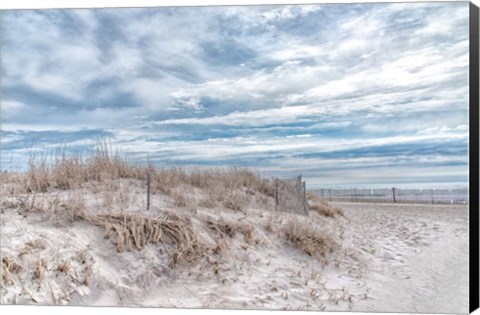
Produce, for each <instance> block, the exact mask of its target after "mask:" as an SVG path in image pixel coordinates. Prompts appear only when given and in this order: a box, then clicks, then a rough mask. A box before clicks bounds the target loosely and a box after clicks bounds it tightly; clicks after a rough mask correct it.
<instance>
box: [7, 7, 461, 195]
mask: <svg viewBox="0 0 480 315" xmlns="http://www.w3.org/2000/svg"><path fill="white" fill-rule="evenodd" d="M2 32H3V33H2V38H3V41H2V47H1V53H2V72H1V75H2V104H1V105H2V107H1V111H2V162H5V161H6V160H5V158H6V157H8V156H10V157H11V156H12V155H15V156H16V157H17V158H16V160H17V161H22V159H25V157H26V154H27V150H26V149H25V148H26V147H27V146H28V145H31V143H32V142H36V143H37V144H38V145H40V146H43V147H44V148H52V147H55V146H56V145H59V144H60V143H61V144H65V143H70V144H72V145H76V146H85V145H88V144H90V143H91V142H92V141H94V139H95V138H97V137H102V136H109V137H111V138H112V142H113V143H114V144H115V145H116V146H118V147H119V148H121V149H122V150H124V151H126V152H130V153H132V154H136V155H138V156H145V155H146V154H148V155H149V156H150V157H151V158H152V159H154V160H155V161H157V162H158V163H163V164H165V163H167V164H195V165H233V164H235V165H244V166H249V167H253V168H256V169H258V170H259V171H261V172H264V173H265V174H268V175H275V176H290V175H294V174H296V173H303V174H304V176H307V177H308V179H309V181H310V182H311V183H314V184H315V185H349V184H351V185H367V186H368V185H373V184H379V185H380V184H385V185H396V184H404V183H410V184H415V183H418V184H419V185H420V184H421V183H429V184H432V185H433V184H434V183H447V184H448V183H452V184H453V183H462V182H463V183H466V182H467V180H468V167H467V164H468V161H467V143H468V99H467V95H468V4H466V3H408V4H402V3H390V4H380V3H377V4H322V5H293V6H252V7H248V6H230V7H198V8H186V7H184V8H180V7H177V8H155V9H153V8H149V9H141V8H140V9H96V10H88V9H83V10H45V11H31V10H30V11H29V10H24V11H7V12H4V14H3V29H2ZM4 165H5V164H4ZM372 169H375V171H372ZM406 169H410V170H411V175H410V176H407V175H405V174H406V173H405V170H406ZM388 174H390V175H388ZM413 174H415V175H413Z"/></svg>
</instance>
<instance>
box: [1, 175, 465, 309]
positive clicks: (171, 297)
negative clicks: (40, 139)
mask: <svg viewBox="0 0 480 315" xmlns="http://www.w3.org/2000/svg"><path fill="white" fill-rule="evenodd" d="M114 181H116V182H117V183H116V186H115V187H116V188H115V190H114V192H115V194H116V195H115V196H114V198H113V201H111V200H110V199H109V198H110V197H108V195H105V191H103V190H102V189H99V186H95V185H94V186H88V185H84V186H83V187H82V188H79V189H70V190H67V191H65V190H51V191H49V192H45V193H38V194H33V195H32V194H28V193H25V194H17V195H11V196H8V197H7V198H6V199H5V200H3V203H2V215H1V219H2V226H1V233H2V234H1V240H2V242H1V254H2V266H3V269H2V288H1V289H0V290H1V292H2V296H1V303H2V304H11V303H19V304H51V305H53V304H63V305H65V304H69V305H92V306H93V305H97V306H99V305H102V306H139V307H141V306H149V307H180V308H206V307H208V308H223V309H288V310H327V311H336V310H339V311H345V310H353V311H369V312H374V311H381V312H438V313H450V312H452V313H453V312H455V313H459V312H467V310H468V207H467V206H453V205H449V206H445V205H411V204H408V205H399V204H395V205H393V204H367V203H334V204H332V205H330V206H329V205H327V204H323V205H322V206H321V205H319V204H317V206H315V202H317V200H315V198H314V197H312V198H310V201H309V202H310V204H311V205H312V209H316V210H315V211H314V210H311V211H310V212H309V215H308V216H304V215H301V214H295V213H282V212H275V211H274V206H272V199H273V197H272V196H270V195H269V194H268V191H267V192H265V191H263V190H262V189H263V188H261V189H260V188H257V189H258V190H255V189H253V190H252V189H250V190H249V189H248V188H245V187H244V188H239V189H238V191H237V192H235V196H236V197H235V198H237V199H235V200H236V202H239V203H240V204H241V205H240V206H239V207H236V206H233V205H232V204H231V202H232V201H231V200H230V201H228V202H226V203H225V202H224V201H222V202H220V203H215V202H214V204H213V205H210V206H208V207H207V206H206V205H207V203H205V201H202V200H204V199H202V198H203V197H202V196H205V194H206V193H207V191H208V189H210V188H208V187H204V188H199V187H200V185H198V187H186V186H185V185H184V186H181V185H180V186H179V187H183V188H182V189H184V191H183V192H184V193H183V195H181V196H183V197H181V198H180V197H179V196H180V195H179V193H180V192H179V190H174V191H170V192H167V193H162V192H160V191H158V192H155V193H154V198H153V202H152V207H151V209H150V210H148V211H145V208H144V205H143V204H142V203H144V198H143V197H144V192H143V191H142V188H141V187H142V185H143V184H142V182H141V181H137V180H114ZM241 187H243V186H241ZM258 187H261V185H260V186H258ZM127 193H128V198H126V197H125V196H123V197H122V198H123V199H122V198H120V197H121V194H123V195H125V194H127ZM214 195H215V196H220V195H221V194H217V193H215V194H214ZM22 196H23V197H22ZM32 196H35V200H33V198H32ZM72 196H76V197H75V198H73V197H72ZM79 196H81V199H82V200H81V201H79V200H78V198H80V197H79ZM185 196H186V197H185ZM54 197H55V198H57V201H58V200H60V201H59V202H57V203H56V207H57V208H58V209H57V208H56V210H55V211H53V210H52V211H50V210H51V209H50V208H51V207H54V206H52V204H53V202H52V200H54V199H55V198H54ZM107 197H108V198H107ZM117 197H118V198H117ZM22 198H23V199H22ZM182 198H184V199H182ZM107 199H108V200H107ZM68 200H70V201H69V202H70V204H75V205H82V206H83V208H82V210H81V211H79V210H78V209H77V210H75V211H77V212H71V211H74V210H71V209H73V208H71V207H70V208H69V207H67V206H66V204H62V201H63V202H67V203H68ZM109 200H110V201H109ZM179 200H180V201H179ZM222 200H223V199H222ZM240 200H241V202H240ZM105 201H109V203H105ZM214 201H215V200H214ZM119 203H122V207H120V204H119ZM200 204H203V206H200ZM34 205H35V206H34ZM62 205H63V208H62ZM225 205H230V207H227V206H225ZM322 207H330V208H329V209H330V210H328V211H325V209H324V208H322ZM335 207H336V208H341V209H343V216H342V211H340V210H338V211H337V210H335ZM64 208H65V209H70V210H69V211H70V212H69V211H67V210H65V209H64ZM49 209H50V210H49ZM62 209H63V210H62ZM75 209H76V208H75ZM62 211H63V212H62ZM113 212H121V213H124V214H125V213H126V214H127V215H132V214H135V215H140V216H144V217H146V218H152V219H155V218H159V220H160V221H161V220H164V221H161V222H170V221H169V220H179V222H183V223H182V224H186V225H188V226H189V229H191V231H193V232H192V233H194V234H195V237H194V238H188V239H189V240H190V241H188V242H198V246H200V245H201V246H204V247H199V248H204V249H205V253H204V254H202V255H199V256H198V257H194V258H195V259H193V260H192V261H191V262H187V261H182V260H180V262H179V263H178V264H175V265H172V257H173V256H174V255H175V253H176V250H177V249H178V246H177V247H176V245H175V243H174V242H172V240H170V239H169V238H168V237H167V238H163V239H162V241H161V242H158V243H146V244H145V245H142V246H140V247H139V248H140V249H136V248H135V243H134V244H133V245H132V249H131V250H128V246H127V245H125V246H127V247H125V249H122V250H120V252H119V247H118V242H119V239H115V238H112V237H114V236H112V235H111V234H106V231H107V230H106V229H105V228H104V226H102V225H98V224H94V223H95V221H94V220H93V219H91V218H92V216H94V217H95V218H98V217H99V216H100V215H102V214H108V213H113ZM62 213H63V215H62ZM72 213H73V214H72ZM75 213H77V214H76V215H75ZM125 220H127V217H125ZM160 221H159V222H160ZM125 222H126V221H125ZM132 228H133V229H135V228H136V227H135V226H133V227H132ZM294 228H296V229H298V230H292V229H294ZM107 232H108V231H107ZM132 233H133V232H132ZM289 233H297V234H295V235H293V236H292V235H290V236H289ZM309 233H313V234H309ZM309 235H311V236H309ZM297 237H298V238H299V239H296V238H297ZM302 237H303V239H302ZM305 237H306V238H305ZM310 237H312V238H310ZM315 237H320V238H318V239H315ZM312 239H314V240H315V241H314V242H313V243H312V242H311V240H312ZM323 241H325V242H326V243H325V245H322V246H320V245H319V244H318V242H323ZM115 242H117V246H116V243H115ZM125 244H127V243H125ZM190 245H191V244H190ZM195 246H196V245H195ZM312 246H313V247H312ZM192 255H195V253H193V254H192Z"/></svg>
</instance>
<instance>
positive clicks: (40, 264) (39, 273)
mask: <svg viewBox="0 0 480 315" xmlns="http://www.w3.org/2000/svg"><path fill="white" fill-rule="evenodd" d="M46 267H47V264H46V262H45V261H44V260H43V259H41V258H39V259H37V260H35V262H34V263H33V279H37V280H38V281H40V282H41V281H42V280H43V279H44V278H45V269H46Z"/></svg>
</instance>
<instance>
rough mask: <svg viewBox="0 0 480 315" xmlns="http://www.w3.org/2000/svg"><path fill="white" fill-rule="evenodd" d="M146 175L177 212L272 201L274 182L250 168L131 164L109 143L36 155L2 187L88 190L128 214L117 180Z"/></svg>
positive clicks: (126, 194) (126, 200)
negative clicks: (197, 192)
mask: <svg viewBox="0 0 480 315" xmlns="http://www.w3.org/2000/svg"><path fill="white" fill-rule="evenodd" d="M147 174H150V177H151V192H152V194H164V195H167V196H170V197H171V198H172V199H173V202H174V205H175V206H178V207H196V206H201V207H206V208H215V207H226V208H228V209H232V210H234V211H244V209H245V208H246V207H248V205H249V204H250V202H251V201H252V200H253V201H255V200H257V199H261V200H264V201H265V200H267V201H265V202H264V204H265V205H268V204H269V203H268V199H272V198H273V196H274V185H273V184H272V181H271V180H268V179H264V178H261V177H260V176H258V175H257V174H256V173H254V172H253V171H251V170H248V169H243V168H235V167H226V168H221V167H215V168H195V167H190V168H187V167H169V168H156V167H153V166H152V165H150V166H146V165H144V166H140V165H132V164H131V163H129V161H128V160H126V159H125V158H124V156H122V154H121V153H119V152H118V151H115V150H113V149H112V147H111V145H109V144H108V143H107V142H106V141H99V143H98V144H97V146H96V147H95V148H94V149H92V150H90V153H89V154H86V155H83V154H82V152H79V151H69V150H68V149H67V148H64V149H62V150H59V151H57V152H54V153H51V154H38V153H35V152H32V153H31V156H30V159H29V163H28V169H27V172H26V173H24V174H8V175H6V176H3V177H2V182H5V183H8V185H7V186H8V187H7V189H6V190H5V191H6V192H7V193H8V194H10V195H13V194H22V193H23V194H32V195H35V194H41V193H51V192H54V191H73V190H79V189H84V188H87V189H90V190H92V191H93V192H95V193H97V194H102V196H101V199H102V200H103V203H104V205H103V206H104V207H106V208H109V209H112V208H114V207H115V206H116V204H117V203H120V208H121V209H125V208H127V207H128V205H129V203H130V201H131V198H130V195H129V191H127V190H125V189H120V187H119V180H122V179H125V180H126V179H128V180H133V181H142V182H144V183H145V181H146V179H147ZM14 175H17V176H14ZM195 189H199V190H201V191H202V197H201V198H197V197H196V196H195V195H194V194H189V193H186V192H188V191H192V190H195ZM76 199H77V200H69V202H67V203H65V204H66V205H67V207H66V208H68V210H74V211H75V209H73V208H79V207H82V202H81V198H76ZM32 202H33V201H32ZM32 204H33V203H32ZM73 204H75V205H74V206H73ZM69 205H72V207H70V206H69ZM56 206H58V205H56ZM39 207H40V208H41V207H44V206H43V205H39Z"/></svg>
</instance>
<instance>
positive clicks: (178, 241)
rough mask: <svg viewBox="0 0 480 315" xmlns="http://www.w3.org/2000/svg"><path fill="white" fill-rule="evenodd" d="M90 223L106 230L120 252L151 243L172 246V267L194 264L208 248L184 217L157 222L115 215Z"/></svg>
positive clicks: (160, 217)
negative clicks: (183, 263)
mask: <svg viewBox="0 0 480 315" xmlns="http://www.w3.org/2000/svg"><path fill="white" fill-rule="evenodd" d="M88 220H89V221H90V222H92V223H94V224H96V225H98V226H101V227H103V228H105V232H106V236H107V237H108V238H110V239H111V240H112V241H113V243H114V244H115V245H116V248H117V251H118V252H123V251H125V250H132V248H133V247H134V246H135V248H136V249H138V250H140V249H142V248H143V247H144V246H145V245H146V244H147V243H152V244H157V243H163V244H164V245H165V247H166V248H167V246H172V247H174V251H173V253H172V254H171V257H170V263H169V264H170V266H175V265H177V264H178V263H180V262H192V261H195V260H197V259H198V258H200V257H201V256H203V255H205V254H206V252H207V250H208V248H207V247H206V246H205V245H204V244H203V243H202V242H201V241H200V240H199V239H198V237H197V235H196V233H195V232H194V230H193V229H192V226H191V224H190V223H189V222H187V221H186V220H182V219H181V218H180V217H176V218H166V217H165V216H159V217H156V218H153V217H148V216H144V215H140V214H134V213H132V214H127V213H111V214H105V215H99V216H96V217H89V218H88Z"/></svg>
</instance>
